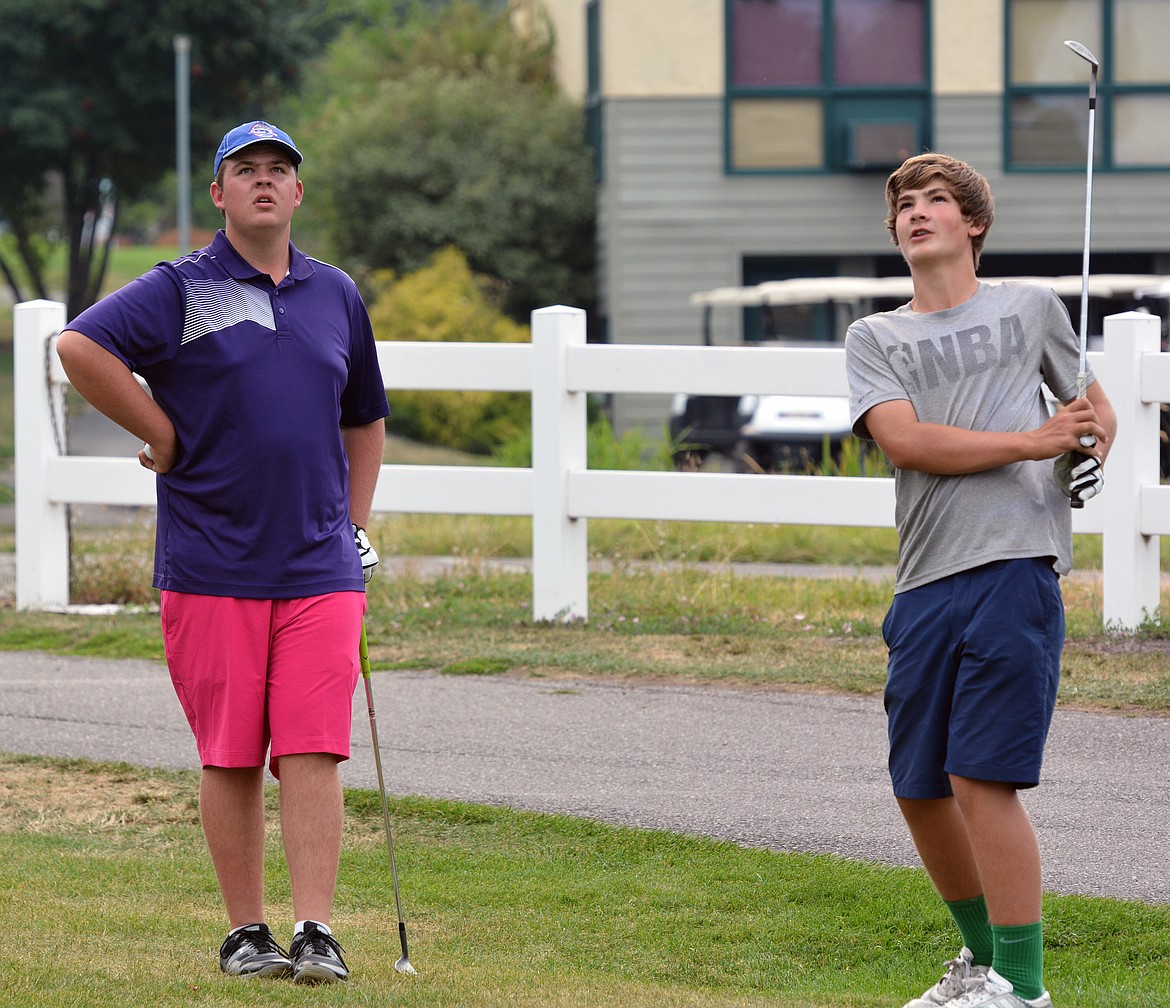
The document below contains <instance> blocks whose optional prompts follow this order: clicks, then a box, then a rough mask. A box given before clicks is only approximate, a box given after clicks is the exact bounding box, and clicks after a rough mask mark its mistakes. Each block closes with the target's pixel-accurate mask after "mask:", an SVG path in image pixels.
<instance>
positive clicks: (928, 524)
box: [846, 154, 1117, 1008]
mask: <svg viewBox="0 0 1170 1008" xmlns="http://www.w3.org/2000/svg"><path fill="white" fill-rule="evenodd" d="M886 198H887V204H888V210H889V214H888V216H887V219H886V226H887V228H888V229H889V231H890V234H891V236H892V238H893V241H894V244H895V245H896V246H898V248H899V249H900V250H901V252H902V255H903V257H904V258H905V260H906V262H907V264H908V265H909V267H910V274H911V277H912V279H913V281H914V296H913V298H912V300H911V301H910V302H909V304H907V305H904V306H903V307H901V308H899V309H897V310H896V311H892V312H881V313H878V314H875V315H870V316H868V317H867V318H864V319H860V320H858V321H857V322H855V323H853V325H852V326H850V327H849V332H848V335H847V337H846V362H847V363H846V366H847V370H848V375H849V385H850V403H851V415H852V419H853V429H854V432H855V433H856V434H858V435H859V436H861V437H868V438H871V439H873V440H874V441H876V442H877V443H878V445H879V446H880V447H881V448H882V450H883V451H884V452H885V453H886V454H887V455H888V456H889V458H890V460H891V462H893V464H894V466H895V469H896V476H895V490H896V523H897V528H898V537H899V555H898V573H897V580H896V583H895V586H894V601H893V604H892V605H891V607H890V611H889V613H888V614H887V616H886V620H885V623H884V626H883V633H884V636H885V640H886V644H887V646H888V648H889V665H888V677H887V683H886V696H885V702H886V710H887V714H888V719H889V720H888V727H889V738H890V775H891V780H892V782H893V788H894V795H895V797H896V799H897V801H898V805H899V808H900V810H901V812H902V815H903V817H904V818H905V820H906V823H907V825H908V827H909V829H910V833H911V836H912V837H913V839H914V843H915V846H916V847H917V849H918V852H919V855H920V856H921V858H922V861H923V864H924V865H925V867H926V870H927V872H928V874H929V875H930V878H931V880H932V882H933V883H934V885H935V888H936V889H937V890H938V892H939V895H940V896H941V897H942V899H943V900H944V901H945V902H946V904H947V906H948V908H949V909H950V911H951V914H952V916H953V917H954V919H955V923H956V924H957V925H958V929H959V932H960V935H961V936H962V939H963V946H964V947H963V949H962V951H961V952H960V954H959V955H958V956H957V957H956V958H955V959H953V960H952V961H951V962H949V963H947V966H946V973H945V975H944V976H943V978H942V979H941V980H940V981H939V982H938V983H937V984H935V985H934V986H933V987H931V988H930V989H929V990H927V991H926V992H925V993H924V994H923V995H922V996H921V997H918V998H915V999H914V1000H912V1001H910V1002H909V1003H908V1004H907V1005H906V1008H936V1006H938V1005H943V1004H945V1005H947V1006H948V1008H979V1006H987V1008H1050V1006H1051V1005H1052V1001H1051V998H1050V997H1049V995H1048V993H1047V991H1045V989H1044V983H1043V939H1042V925H1041V913H1040V902H1041V871H1040V854H1039V848H1038V845H1037V842H1036V835H1035V832H1034V831H1033V829H1032V825H1031V822H1030V821H1029V819H1028V816H1027V813H1026V812H1025V810H1024V808H1023V805H1022V804H1021V803H1020V801H1019V795H1018V790H1019V789H1021V788H1028V787H1034V786H1036V784H1037V783H1038V782H1039V775H1040V765H1041V761H1042V757H1043V748H1044V742H1045V739H1046V737H1047V733H1048V726H1049V723H1050V721H1051V718H1052V711H1053V708H1054V707H1055V704H1056V690H1057V685H1058V682H1059V677H1060V652H1061V648H1062V647H1063V643H1064V609H1063V603H1062V601H1061V597H1060V586H1059V576H1060V575H1062V574H1066V573H1067V572H1068V570H1069V567H1070V565H1071V556H1072V531H1071V520H1070V514H1069V506H1070V498H1072V499H1073V500H1075V501H1077V502H1078V503H1081V502H1083V501H1085V500H1088V499H1089V498H1090V497H1092V496H1094V495H1095V494H1096V493H1097V492H1098V491H1099V490H1100V489H1101V485H1102V483H1101V465H1102V464H1103V462H1104V460H1105V456H1106V454H1107V453H1108V450H1109V448H1110V446H1111V443H1112V439H1113V436H1114V433H1115V431H1116V427H1117V423H1116V418H1115V416H1114V413H1113V410H1112V407H1111V406H1110V405H1109V400H1108V399H1107V398H1106V396H1105V393H1104V391H1103V390H1102V388H1101V385H1100V383H1099V382H1097V381H1095V380H1094V379H1093V378H1092V376H1090V377H1089V380H1090V381H1092V384H1091V385H1090V386H1089V387H1088V390H1087V392H1086V394H1085V397H1084V398H1081V399H1077V398H1075V395H1076V376H1077V370H1078V357H1079V354H1078V341H1077V337H1076V334H1075V333H1074V332H1073V329H1072V326H1071V325H1070V323H1069V318H1068V313H1067V312H1066V311H1065V309H1064V306H1063V305H1062V304H1061V303H1060V301H1059V300H1058V299H1057V298H1056V296H1055V295H1054V294H1053V293H1052V291H1051V290H1049V289H1048V288H1045V287H1042V286H1039V285H1035V284H1030V283H1007V284H1002V285H991V284H986V283H981V282H980V281H979V279H978V277H977V276H976V269H977V268H978V265H979V256H980V253H981V251H982V248H983V243H984V241H985V239H986V237H987V231H988V229H989V228H990V227H991V222H992V218H993V216H994V206H993V201H992V197H991V193H990V190H989V188H988V185H987V181H986V180H985V179H984V178H983V176H982V175H980V174H979V173H978V172H976V171H974V170H973V169H972V168H971V167H970V166H969V165H967V164H964V163H963V162H962V161H957V160H956V159H954V158H950V157H946V156H945V155H940V154H923V155H918V156H917V157H913V158H910V159H909V160H908V161H906V162H905V164H903V165H902V166H901V167H900V168H899V169H898V170H897V171H895V172H894V173H893V174H892V175H891V176H890V178H889V180H888V181H887V184H886ZM1042 384H1047V386H1048V388H1049V389H1050V390H1051V391H1052V394H1053V395H1055V396H1056V397H1057V398H1058V399H1059V400H1061V402H1062V403H1064V406H1063V408H1062V409H1060V410H1058V411H1057V412H1056V413H1055V414H1053V415H1051V416H1050V415H1049V411H1048V409H1047V406H1046V403H1045V399H1044V396H1043V391H1042V387H1041V386H1042ZM1086 435H1091V436H1092V437H1094V438H1096V445H1095V446H1093V447H1092V448H1084V447H1082V444H1083V442H1082V441H1081V440H1080V439H1081V438H1082V437H1084V436H1086ZM1054 459H1055V460H1057V465H1056V466H1054V464H1053V460H1054ZM1070 473H1075V476H1071V475H1070Z"/></svg>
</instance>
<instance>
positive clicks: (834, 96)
mask: <svg viewBox="0 0 1170 1008" xmlns="http://www.w3.org/2000/svg"><path fill="white" fill-rule="evenodd" d="M726 11H727V15H726V17H727V31H726V38H727V58H726V67H727V99H726V148H727V168H728V170H729V171H731V172H777V171H843V170H851V171H867V170H871V171H889V170H890V169H891V168H894V167H897V165H899V164H901V163H902V161H903V160H905V159H906V158H907V157H909V156H910V155H912V154H917V153H918V152H919V151H921V150H924V149H925V148H926V147H928V146H929V143H930V136H929V133H930V129H929V126H930V118H929V114H930V65H929V64H930V47H929V44H928V40H929V37H930V31H929V29H930V26H929V4H928V3H927V2H926V0H727V6H726Z"/></svg>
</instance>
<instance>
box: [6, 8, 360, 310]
mask: <svg viewBox="0 0 1170 1008" xmlns="http://www.w3.org/2000/svg"><path fill="white" fill-rule="evenodd" d="M341 6H344V5H342V4H339V3H337V2H332V3H330V2H329V0H280V2H276V0H249V2H229V3H215V4H210V3H205V2H202V0H0V13H2V15H3V23H4V31H3V32H2V33H0V178H2V179H3V180H4V185H3V187H2V188H0V219H4V220H6V221H7V224H8V227H9V228H10V230H11V232H12V236H13V242H12V246H13V247H14V248H15V257H16V259H17V260H19V263H20V265H21V266H22V267H23V274H24V276H23V278H22V277H21V275H20V273H18V271H17V269H16V268H15V262H13V261H10V260H9V259H5V258H3V257H0V271H2V272H3V274H4V276H5V279H6V280H7V282H8V283H9V284H10V286H12V287H13V293H14V294H15V295H16V297H17V298H18V299H23V298H24V297H25V295H26V285H27V290H28V291H31V293H32V294H33V295H35V296H37V297H48V296H49V291H48V282H47V278H46V275H45V262H46V236H48V235H51V231H52V225H53V224H54V223H55V222H60V223H59V224H58V225H57V228H58V229H59V230H62V228H61V225H63V233H64V237H65V240H66V243H67V247H68V255H67V263H68V265H67V277H66V284H67V293H66V299H67V302H68V312H69V315H70V317H72V316H73V315H74V314H76V313H77V312H79V311H80V310H82V309H83V308H85V307H87V306H88V305H90V304H92V303H93V302H94V301H95V300H96V299H97V296H98V293H99V291H100V289H101V284H102V280H103V278H104V275H105V267H106V260H107V257H108V250H109V243H110V241H111V240H112V237H113V232H114V223H115V219H116V212H117V201H118V199H119V198H120V197H133V196H134V195H136V194H138V193H140V192H142V191H143V190H144V189H145V188H146V187H148V186H149V185H150V184H151V183H152V182H155V181H156V180H157V179H158V178H159V177H160V176H161V175H162V174H163V173H165V172H166V171H167V170H168V169H169V168H171V167H172V166H173V165H174V163H175V88H174V80H175V72H174V65H175V55H174V37H175V35H177V34H186V35H188V36H190V38H191V145H192V150H193V152H196V158H197V160H196V164H195V165H194V166H193V173H195V174H198V173H201V172H204V171H206V173H207V176H208V181H209V182H210V173H211V159H210V156H208V157H207V160H206V162H204V161H203V160H202V159H201V158H198V155H200V154H203V153H209V152H210V151H213V150H214V147H215V144H216V143H217V141H218V140H219V138H220V137H221V136H222V135H223V133H224V132H225V131H226V130H227V129H229V128H230V127H232V126H234V125H236V124H237V123H238V122H240V121H242V120H245V119H247V118H249V117H251V116H256V117H262V116H263V115H264V114H265V110H267V109H270V108H271V107H272V105H273V104H274V103H275V102H276V101H277V100H279V99H280V98H281V97H282V95H284V94H285V93H286V92H287V90H288V89H289V88H291V87H292V86H293V85H294V84H295V83H296V81H297V79H298V75H299V69H300V67H301V65H302V63H303V61H304V60H306V59H307V58H308V56H309V55H310V54H312V53H313V52H316V51H317V50H319V49H320V48H321V47H323V46H324V45H325V44H326V43H327V41H328V38H329V36H330V35H331V34H332V30H333V28H334V27H335V26H336V24H337V18H338V17H339V16H341V15H340V10H339V8H340V7H341ZM326 10H330V11H331V13H329V14H326V13H325V12H326ZM22 280H23V282H22Z"/></svg>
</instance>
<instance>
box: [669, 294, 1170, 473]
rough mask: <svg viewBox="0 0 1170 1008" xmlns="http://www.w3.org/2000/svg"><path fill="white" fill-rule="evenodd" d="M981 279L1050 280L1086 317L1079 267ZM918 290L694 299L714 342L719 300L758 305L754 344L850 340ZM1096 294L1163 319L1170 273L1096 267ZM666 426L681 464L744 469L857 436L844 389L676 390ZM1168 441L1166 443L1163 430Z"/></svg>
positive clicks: (809, 456)
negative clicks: (722, 462) (853, 331)
mask: <svg viewBox="0 0 1170 1008" xmlns="http://www.w3.org/2000/svg"><path fill="white" fill-rule="evenodd" d="M982 279H984V280H986V282H987V283H999V282H1002V281H1004V280H1009V279H1010V280H1025V281H1029V282H1032V283H1039V284H1044V285H1046V286H1048V287H1051V288H1052V289H1053V290H1054V291H1055V292H1056V294H1057V295H1058V296H1059V297H1061V298H1062V299H1064V301H1065V304H1066V306H1068V307H1069V311H1070V317H1071V318H1072V319H1074V320H1075V319H1077V318H1078V317H1079V302H1080V298H1081V293H1082V289H1083V286H1084V278H1083V277H1082V276H1056V277H1039V276H1029V277H984V278H982ZM912 296H913V287H912V285H911V281H910V277H909V276H897V277H814V278H808V279H796V280H770V281H766V282H764V283H760V284H756V285H754V286H751V287H718V288H715V289H712V290H707V291H698V292H697V293H695V294H692V295H691V297H690V301H691V304H693V305H696V306H698V307H700V308H701V309H702V311H703V323H702V331H703V342H704V343H705V344H708V345H710V344H711V343H712V333H711V322H712V315H713V313H714V312H715V311H716V310H720V309H723V310H742V309H744V308H758V309H760V313H761V320H760V321H761V329H762V333H761V335H762V337H763V338H762V339H758V340H753V341H752V345H753V346H781V347H785V346H792V347H800V346H818V347H825V346H837V347H844V345H845V344H844V340H845V330H846V329H847V328H848V327H849V324H850V322H852V321H853V320H854V319H857V318H860V317H862V316H863V315H867V314H869V313H870V312H874V311H880V310H883V309H891V308H896V307H897V306H898V305H901V304H905V303H906V302H907V301H909V300H910V298H911V297H912ZM1089 297H1090V298H1092V299H1098V302H1097V304H1096V307H1097V308H1098V309H1099V310H1098V311H1097V312H1096V313H1095V317H1097V318H1101V317H1103V316H1104V315H1106V314H1112V313H1114V312H1119V311H1126V310H1129V309H1132V308H1137V309H1138V310H1143V311H1151V312H1152V313H1153V314H1157V315H1160V316H1162V318H1163V319H1164V320H1165V319H1166V318H1167V316H1168V314H1170V277H1165V276H1154V275H1147V274H1101V275H1098V276H1090V277H1089ZM1074 324H1075V323H1074ZM1164 324H1165V323H1164ZM1100 343H1101V338H1100V333H1099V332H1098V333H1097V334H1096V335H1093V334H1092V333H1090V338H1089V346H1090V348H1091V349H1099V348H1100ZM669 429H670V434H671V438H672V440H673V443H674V444H675V446H676V450H675V460H676V463H677V464H678V465H679V467H680V468H696V467H698V466H700V465H702V464H704V463H705V462H706V460H707V459H708V457H709V456H711V455H715V454H717V455H721V456H723V457H724V458H725V459H727V460H728V461H729V462H730V464H732V465H734V466H735V468H736V469H737V470H738V471H740V472H776V471H778V470H787V471H799V470H801V469H804V468H806V467H808V466H809V465H813V466H819V465H820V464H821V462H822V460H823V459H824V457H825V454H826V453H827V454H828V456H829V457H831V458H833V459H838V458H839V457H840V452H841V446H842V445H843V444H844V443H845V441H846V440H847V439H849V438H850V437H852V434H851V432H850V425H849V401H848V399H847V398H846V397H844V396H801V395H745V396H738V397H737V396H688V395H682V394H679V395H676V396H675V397H674V399H673V401H672V403H671V415H670V421H669ZM1163 450H1164V452H1165V451H1167V439H1166V436H1165V434H1164V436H1163ZM1167 461H1170V458H1168V459H1167ZM1165 468H1166V467H1165V465H1164V466H1163V469H1164V471H1165Z"/></svg>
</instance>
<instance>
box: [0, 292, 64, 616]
mask: <svg viewBox="0 0 1170 1008" xmlns="http://www.w3.org/2000/svg"><path fill="white" fill-rule="evenodd" d="M64 326H65V306H64V305H63V304H59V303H57V302H55V301H26V302H24V303H22V304H18V305H17V306H16V307H15V308H14V309H13V332H12V335H13V351H12V353H13V381H14V383H15V388H14V390H13V393H14V394H13V412H14V414H15V416H14V417H13V419H14V421H15V425H14V442H15V444H14V447H15V450H16V459H15V473H16V508H15V512H16V608H17V609H45V608H48V607H51V606H64V605H68V603H69V522H68V516H67V514H66V509H65V505H64V504H60V503H54V502H52V501H50V500H49V491H48V482H47V470H48V463H49V460H50V459H51V458H53V457H55V456H56V455H58V454H60V449H59V448H58V445H57V438H56V437H55V436H54V433H53V432H54V431H57V432H59V434H60V436H61V437H62V438H63V437H64V432H65V396H64V394H63V393H62V394H61V395H50V389H51V388H52V385H51V383H50V380H49V366H48V363H49V357H48V346H49V341H50V340H51V339H52V338H53V337H54V336H56V334H57V333H59V332H60V331H61V330H62V329H63V328H64Z"/></svg>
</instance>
